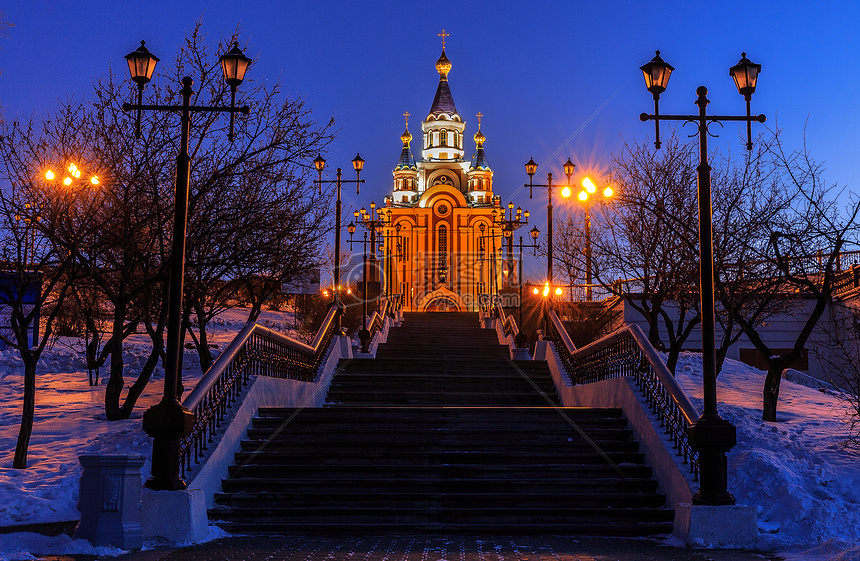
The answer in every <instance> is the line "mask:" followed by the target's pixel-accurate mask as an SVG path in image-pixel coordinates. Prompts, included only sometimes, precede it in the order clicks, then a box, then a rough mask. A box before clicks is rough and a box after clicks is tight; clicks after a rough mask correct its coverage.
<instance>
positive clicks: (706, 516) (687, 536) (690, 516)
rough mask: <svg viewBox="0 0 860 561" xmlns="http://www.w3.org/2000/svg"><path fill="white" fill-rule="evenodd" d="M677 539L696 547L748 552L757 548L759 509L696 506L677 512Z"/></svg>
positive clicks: (681, 505) (679, 508) (686, 505)
mask: <svg viewBox="0 0 860 561" xmlns="http://www.w3.org/2000/svg"><path fill="white" fill-rule="evenodd" d="M674 533H675V537H677V538H678V539H680V540H682V541H684V542H685V543H686V544H687V545H689V546H692V547H709V548H714V547H717V548H744V547H752V546H754V545H755V542H756V536H757V534H758V529H757V526H756V519H755V509H753V507H751V506H742V505H720V506H712V505H694V504H691V503H679V504H678V505H677V507H676V508H675V532H674Z"/></svg>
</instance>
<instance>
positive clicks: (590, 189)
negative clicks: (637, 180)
mask: <svg viewBox="0 0 860 561" xmlns="http://www.w3.org/2000/svg"><path fill="white" fill-rule="evenodd" d="M596 192H597V186H596V185H595V184H594V182H593V181H592V180H591V179H590V178H588V177H586V178H585V179H583V180H582V191H580V192H579V194H578V195H577V197H576V198H577V199H579V200H580V202H581V203H582V207H583V209H584V210H585V299H586V301H588V302H591V298H592V290H591V285H592V280H593V277H592V271H591V269H592V267H591V205H592V204H594V202H596V201H595V199H592V200H589V199H590V198H591V195H593V194H595V193H596ZM613 194H614V192H613V191H612V187H606V188H605V189H603V199H596V200H604V201H606V200H609V199H610V198H612V195H613Z"/></svg>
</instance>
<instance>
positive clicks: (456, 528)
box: [209, 313, 673, 535]
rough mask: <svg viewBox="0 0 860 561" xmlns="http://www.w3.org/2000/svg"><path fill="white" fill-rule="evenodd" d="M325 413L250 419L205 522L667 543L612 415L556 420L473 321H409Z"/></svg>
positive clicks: (423, 316) (531, 373) (589, 413)
mask: <svg viewBox="0 0 860 561" xmlns="http://www.w3.org/2000/svg"><path fill="white" fill-rule="evenodd" d="M341 367H342V370H341V371H340V372H338V373H337V374H336V375H335V377H334V379H333V381H332V384H331V387H330V389H329V393H328V396H327V405H326V406H325V407H323V408H315V409H311V408H309V409H301V410H297V409H261V410H260V411H259V414H258V417H257V418H255V419H254V421H253V426H252V427H251V428H250V429H249V431H248V435H247V438H246V439H245V440H244V441H243V443H242V451H241V452H239V453H237V454H236V463H235V465H233V466H231V468H230V477H229V479H227V480H225V481H224V482H223V493H220V494H218V495H217V496H216V503H217V506H216V507H215V508H214V509H212V510H211V511H210V513H209V514H210V520H213V521H215V522H216V523H217V524H218V525H219V526H220V527H222V528H223V529H225V530H227V531H229V532H234V533H267V534H344V533H425V532H449V533H493V534H499V533H507V534H527V533H528V534H535V533H542V534H567V535H571V534H580V535H647V534H662V533H668V532H671V530H672V519H673V512H672V511H671V510H669V509H666V508H665V507H664V504H665V499H664V497H663V496H662V495H660V494H659V493H657V483H656V482H655V481H654V480H653V479H652V478H651V469H650V468H649V467H648V466H647V465H644V464H643V456H642V454H640V453H639V452H638V445H637V443H636V442H635V441H634V440H632V437H631V432H630V430H629V429H628V428H627V423H626V421H625V419H624V418H623V417H622V416H621V412H620V410H617V409H580V408H562V407H559V406H558V400H557V396H556V393H555V388H554V386H553V382H552V379H551V376H550V374H549V370H548V368H547V365H546V363H545V362H537V361H511V360H509V359H508V350H507V348H506V347H503V346H501V345H499V344H498V339H497V338H496V334H495V332H494V331H492V330H482V329H480V328H479V322H478V317H477V314H471V313H407V314H405V320H404V322H403V326H402V327H401V328H397V329H392V330H391V332H390V334H389V337H388V342H387V343H385V344H384V345H381V346H380V347H379V350H378V352H377V355H376V358H375V359H354V360H351V361H345V363H344V364H341Z"/></svg>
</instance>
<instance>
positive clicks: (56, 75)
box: [0, 0, 860, 272]
mask: <svg viewBox="0 0 860 561" xmlns="http://www.w3.org/2000/svg"><path fill="white" fill-rule="evenodd" d="M0 9H2V11H3V12H4V13H5V15H6V18H7V20H9V21H11V22H12V23H13V24H14V25H15V27H12V28H9V29H7V30H6V37H5V38H0V71H2V75H0V105H2V108H3V110H4V111H5V113H6V117H7V118H9V117H11V116H22V115H23V116H30V115H37V116H38V115H42V114H44V113H45V112H46V111H48V110H51V109H53V108H54V107H55V106H56V103H57V100H58V99H65V98H66V97H68V96H87V95H89V91H90V89H91V88H90V85H91V82H92V79H93V77H95V76H97V75H99V74H101V73H103V72H105V71H106V70H107V69H108V68H109V67H111V66H113V67H114V68H115V69H116V70H117V71H119V72H122V73H123V74H125V73H126V72H127V70H126V68H125V61H124V60H123V58H122V57H123V55H125V54H126V53H128V52H129V51H131V50H133V49H135V48H136V47H137V45H138V44H139V42H140V40H141V39H145V40H146V41H147V46H148V47H149V48H150V50H151V51H152V52H153V53H155V54H156V55H158V56H159V57H160V58H162V60H168V59H169V58H171V57H172V56H173V54H174V53H175V52H176V50H177V49H178V46H179V44H180V42H181V41H182V38H183V35H184V33H185V31H186V30H187V29H188V28H190V27H191V26H193V24H194V22H195V21H196V20H197V19H200V18H201V17H202V19H203V20H204V22H205V30H207V31H208V32H209V33H211V34H213V35H214V36H220V35H221V34H225V35H226V34H229V33H230V32H232V30H233V29H235V28H236V26H237V25H238V26H240V27H241V35H242V39H243V40H244V41H246V42H247V44H248V45H249V48H248V50H247V51H246V53H247V54H248V55H249V56H251V57H253V58H254V59H255V65H254V66H253V67H252V69H251V70H250V71H249V75H248V78H253V79H256V80H281V81H282V82H283V84H284V89H285V91H286V92H287V93H288V94H290V95H300V96H303V97H304V98H305V99H306V101H307V103H308V104H309V105H310V106H312V107H314V111H315V115H316V116H317V118H318V119H319V120H321V121H325V120H327V119H328V118H329V117H330V116H334V117H335V119H336V122H337V126H338V127H339V128H340V134H339V137H338V139H337V141H336V143H335V144H334V146H333V147H332V151H331V153H330V154H329V155H328V160H329V165H330V166H332V168H334V167H337V166H341V167H344V168H346V169H351V164H350V160H351V159H352V158H353V157H354V155H355V153H356V152H357V151H358V152H361V155H362V157H363V158H364V159H365V160H366V161H367V163H366V165H365V172H364V173H363V174H362V175H363V177H364V178H365V179H367V181H368V183H367V186H366V189H363V191H362V196H361V197H360V198H358V199H357V200H352V201H348V204H349V203H355V202H357V203H358V205H365V206H366V205H367V204H368V203H369V201H370V199H371V198H373V199H375V200H376V202H377V203H379V202H381V200H382V198H383V197H384V196H385V194H386V193H388V192H389V191H390V190H391V169H392V168H393V166H394V165H395V163H396V162H397V159H398V156H399V153H400V147H401V143H400V139H399V136H400V133H401V132H402V131H403V124H404V123H403V117H402V113H404V112H405V111H408V112H409V113H411V114H412V117H410V130H411V131H412V133H413V135H415V136H418V133H419V131H420V120H421V119H422V118H423V117H426V115H427V112H428V110H429V108H430V104H431V102H432V100H433V94H434V92H435V88H436V84H437V83H438V74H437V73H436V70H435V68H434V64H435V61H436V59H437V58H438V56H439V53H440V51H441V44H440V41H439V37H437V34H438V33H440V32H441V30H442V29H443V28H444V29H445V30H446V31H447V32H448V33H450V37H448V39H447V48H446V51H447V54H448V57H449V58H450V60H451V61H452V64H453V68H452V71H451V74H450V76H449V78H450V85H451V90H452V92H453V95H454V100H455V102H456V104H457V108H458V110H459V112H460V115H461V116H462V117H463V119H464V120H466V122H467V130H466V133H467V138H469V144H468V145H467V146H469V149H468V152H469V153H471V151H472V147H473V146H474V145H473V143H472V142H471V137H472V135H473V134H474V132H475V130H476V126H477V119H476V118H475V114H476V113H477V112H479V111H480V112H482V113H483V114H484V118H483V131H484V133H485V135H486V136H487V140H486V143H485V149H486V153H487V157H488V159H489V162H490V164H491V166H493V169H494V170H495V191H496V193H497V194H499V195H501V196H502V198H503V201H504V202H507V201H508V200H509V199H510V198H511V197H513V198H514V202H515V203H516V204H518V205H521V206H523V208H529V209H530V210H531V211H532V219H533V221H537V222H538V223H541V222H543V221H544V219H545V218H544V212H545V201H544V199H543V197H541V199H539V200H533V201H529V200H528V195H527V193H524V191H522V190H519V191H518V192H517V190H518V188H519V187H520V186H521V185H522V184H523V182H525V181H527V176H526V174H525V171H524V168H523V164H524V163H525V162H526V161H527V160H528V159H529V158H530V157H534V159H535V161H537V162H538V163H540V164H546V165H545V166H544V167H542V168H541V170H540V171H539V175H540V176H541V177H545V173H546V172H547V171H553V172H554V173H555V174H556V175H558V176H561V177H563V174H562V173H561V164H562V163H563V162H564V160H565V159H566V158H567V157H568V156H570V157H571V158H572V159H573V161H574V163H576V164H577V166H578V172H579V171H582V172H583V173H585V172H586V171H589V172H591V173H595V172H598V173H599V171H600V170H601V169H605V168H606V166H607V165H608V163H609V161H610V158H611V155H612V153H613V152H617V151H618V150H619V147H620V145H621V143H622V142H623V141H624V140H627V141H633V140H643V139H645V138H646V137H648V136H653V123H641V122H640V121H639V119H638V115H639V113H641V112H643V111H649V112H650V111H652V109H653V102H652V100H651V95H650V94H649V93H648V92H647V91H646V90H645V87H644V81H643V79H642V75H641V72H640V71H639V69H638V67H639V66H640V65H642V64H644V63H645V62H647V61H648V60H649V59H650V58H651V57H652V56H653V55H654V50H655V49H660V50H661V52H662V54H663V57H664V58H665V59H666V61H667V62H669V63H670V64H672V65H673V66H674V67H675V69H676V70H675V73H674V74H673V75H672V79H671V81H670V84H669V89H668V90H667V92H666V93H665V94H663V96H662V100H661V111H662V112H664V113H692V112H695V111H696V107H695V105H693V101H694V99H695V89H696V87H697V86H699V85H706V86H707V87H708V89H709V90H710V95H709V97H710V99H711V105H710V110H711V112H712V113H719V114H734V113H741V112H743V111H744V104H743V98H742V97H741V96H740V95H739V94H738V93H737V90H736V89H735V86H734V84H733V82H732V80H731V78H730V77H729V74H728V68H729V67H730V66H731V65H733V64H735V63H736V62H737V61H738V59H739V58H740V53H741V51H746V52H747V53H748V56H749V58H750V59H752V60H753V61H754V62H757V63H759V64H761V65H762V73H761V77H760V80H759V85H758V91H757V92H756V94H755V95H754V96H753V112H754V113H764V114H766V115H767V117H768V122H767V125H768V126H771V127H772V126H775V125H776V124H777V123H778V124H779V126H780V127H781V128H783V129H784V131H785V138H786V140H787V141H788V143H789V145H790V146H799V145H800V143H801V141H802V137H803V131H804V127H805V129H806V140H807V143H808V145H809V148H810V151H811V153H812V155H813V156H814V157H815V158H817V159H818V160H823V161H824V162H825V164H826V167H827V173H826V179H827V181H828V182H829V183H834V182H835V183H839V184H841V185H847V186H849V187H851V188H853V189H855V190H860V186H858V185H857V176H858V173H860V163H858V142H857V133H858V131H857V129H858V127H860V108H858V103H857V99H858V91H860V88H858V87H860V79H858V76H860V31H858V30H860V2H857V1H854V0H842V1H819V2H808V1H803V2H801V1H790V0H779V1H776V0H775V1H755V0H747V1H735V0H730V1H722V2H708V3H705V2H690V1H649V2H634V1H632V0H631V1H613V0H606V1H600V2H594V1H587V2H585V1H566V2H540V1H535V2H514V1H504V0H495V1H473V2H463V3H459V2H406V1H399V2H398V1H392V2H381V1H375V2H359V1H353V2H349V1H338V2H326V1H318V2H284V1H276V0H268V1H257V0H246V1H242V2H227V1H218V0H210V1H200V0H184V1H183V2H176V1H175V0H172V1H145V0H138V1H136V2H131V1H126V0H119V1H118V0H109V1H108V0H78V1H68V0H33V1H31V2H24V1H21V2H14V3H9V2H5V3H4V4H3V5H2V8H0ZM157 72H158V71H156V73H157ZM155 79H156V80H159V79H161V78H159V77H158V76H156V78H155ZM607 101H608V103H607ZM604 103H605V106H604V107H603V109H602V110H600V111H599V112H598V113H597V114H596V116H594V118H593V119H591V120H590V121H589V118H590V117H592V116H593V115H594V113H595V112H597V111H598V109H599V108H600V107H601V105H603V104H604ZM577 131H579V132H578V133H577ZM574 133H576V135H575V136H574V138H573V140H571V141H570V142H569V143H567V144H565V143H566V141H567V140H568V138H569V137H571V135H574ZM712 142H714V145H721V146H730V147H731V148H732V149H733V150H736V151H740V150H741V149H742V143H741V140H740V138H739V129H738V126H737V125H734V124H730V123H728V124H726V126H725V128H724V129H723V130H722V132H721V138H720V139H719V140H714V141H712ZM719 143H722V144H719ZM559 149H560V151H559V152H558V153H557V154H556V156H555V157H554V158H552V160H551V161H549V158H550V157H551V156H552V155H553V154H554V153H556V151H557V150H559ZM416 152H417V151H416ZM579 177H581V175H580V176H579ZM536 198H537V197H536ZM539 225H541V226H542V224H539ZM543 229H544V228H543V227H542V230H543ZM529 268H530V269H531V268H532V267H529ZM537 270H540V267H535V272H536V271H537Z"/></svg>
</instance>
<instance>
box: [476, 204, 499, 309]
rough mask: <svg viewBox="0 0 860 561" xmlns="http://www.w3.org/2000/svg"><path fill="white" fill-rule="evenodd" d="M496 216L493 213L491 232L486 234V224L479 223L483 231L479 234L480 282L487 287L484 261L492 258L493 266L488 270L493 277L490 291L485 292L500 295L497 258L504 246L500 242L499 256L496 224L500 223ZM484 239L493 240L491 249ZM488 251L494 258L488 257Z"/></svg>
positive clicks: (479, 227) (480, 229)
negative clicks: (497, 253) (497, 252)
mask: <svg viewBox="0 0 860 561" xmlns="http://www.w3.org/2000/svg"><path fill="white" fill-rule="evenodd" d="M496 216H497V215H496V214H493V222H492V226H491V228H490V230H489V233H488V234H486V235H485V234H484V232H486V231H487V228H486V226H485V225H484V223H483V222H481V223H480V224H478V230H479V231H480V232H481V235H480V236H478V253H479V254H480V256H481V273H480V276H481V281H480V283H481V285H482V287H483V288H487V287H486V286H483V284H484V262H485V261H490V260H492V263H493V265H492V268H490V267H487V269H490V270H488V271H487V275H488V276H489V277H490V278H491V282H490V286H489V288H490V292H485V293H484V294H492V295H493V296H498V294H499V289H498V275H497V274H496V260H497V258H498V257H500V256H501V252H502V247H501V244H500V245H499V248H498V250H499V256H497V255H496V239H498V236H497V235H496V226H497V225H498V223H497V222H496V220H495V219H496ZM484 240H491V241H490V245H491V246H492V249H490V250H488V249H487V245H486V243H485V242H484ZM488 253H489V254H492V256H493V257H492V259H490V258H488V257H487V254H488Z"/></svg>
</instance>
